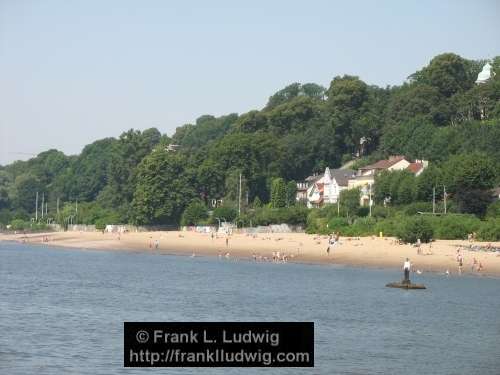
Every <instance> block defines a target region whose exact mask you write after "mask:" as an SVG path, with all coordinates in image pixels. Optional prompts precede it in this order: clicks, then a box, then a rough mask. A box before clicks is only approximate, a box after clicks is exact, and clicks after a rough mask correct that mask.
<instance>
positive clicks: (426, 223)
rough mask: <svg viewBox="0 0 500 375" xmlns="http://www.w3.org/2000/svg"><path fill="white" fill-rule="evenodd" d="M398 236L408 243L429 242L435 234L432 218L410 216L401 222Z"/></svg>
mask: <svg viewBox="0 0 500 375" xmlns="http://www.w3.org/2000/svg"><path fill="white" fill-rule="evenodd" d="M397 235H398V237H399V238H400V239H401V240H402V241H404V242H407V243H415V242H417V240H418V239H420V241H421V242H429V241H430V240H431V239H432V238H433V236H434V229H433V226H432V224H431V220H430V219H429V218H428V217H425V216H413V217H408V218H406V220H405V221H404V222H403V223H402V224H401V227H400V228H399V230H398V233H397Z"/></svg>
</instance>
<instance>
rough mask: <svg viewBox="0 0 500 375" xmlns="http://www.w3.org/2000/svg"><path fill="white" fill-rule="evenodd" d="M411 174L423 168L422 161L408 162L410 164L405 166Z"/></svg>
mask: <svg viewBox="0 0 500 375" xmlns="http://www.w3.org/2000/svg"><path fill="white" fill-rule="evenodd" d="M406 169H408V170H409V171H410V172H412V173H413V174H417V173H418V172H420V171H421V170H422V169H424V163H410V165H409V166H408V167H407V168H406Z"/></svg>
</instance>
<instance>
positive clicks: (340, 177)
mask: <svg viewBox="0 0 500 375" xmlns="http://www.w3.org/2000/svg"><path fill="white" fill-rule="evenodd" d="M330 174H331V175H332V177H333V178H334V179H335V181H337V184H339V185H340V186H347V184H348V181H349V179H351V178H353V176H355V175H356V171H354V170H352V169H330Z"/></svg>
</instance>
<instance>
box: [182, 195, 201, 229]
mask: <svg viewBox="0 0 500 375" xmlns="http://www.w3.org/2000/svg"><path fill="white" fill-rule="evenodd" d="M207 218H208V210H207V207H206V206H205V204H204V203H203V202H202V201H200V200H193V201H191V203H189V204H188V206H187V207H186V209H185V210H184V213H183V214H182V218H181V225H197V224H200V223H201V222H202V221H203V220H206V219H207Z"/></svg>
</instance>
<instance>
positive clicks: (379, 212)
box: [372, 205, 392, 218]
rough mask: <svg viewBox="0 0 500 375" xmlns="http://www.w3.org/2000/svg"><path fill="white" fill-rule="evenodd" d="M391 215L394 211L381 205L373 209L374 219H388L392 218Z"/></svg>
mask: <svg viewBox="0 0 500 375" xmlns="http://www.w3.org/2000/svg"><path fill="white" fill-rule="evenodd" d="M391 214H392V209H391V208H390V207H384V206H380V205H376V206H373V207H372V217H376V218H379V217H380V218H386V217H389V216H391Z"/></svg>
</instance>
